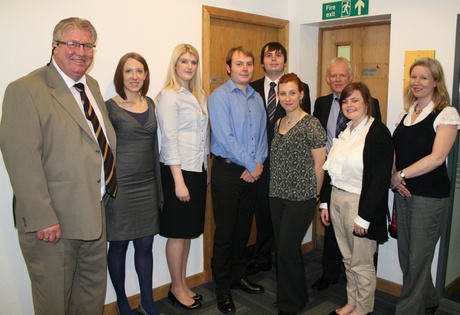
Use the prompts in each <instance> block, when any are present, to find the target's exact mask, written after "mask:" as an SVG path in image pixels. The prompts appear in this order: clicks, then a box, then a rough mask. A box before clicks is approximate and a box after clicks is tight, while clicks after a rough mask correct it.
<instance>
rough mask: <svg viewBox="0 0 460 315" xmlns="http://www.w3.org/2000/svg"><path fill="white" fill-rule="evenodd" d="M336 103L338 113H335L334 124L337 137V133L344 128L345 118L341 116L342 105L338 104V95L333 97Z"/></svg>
mask: <svg viewBox="0 0 460 315" xmlns="http://www.w3.org/2000/svg"><path fill="white" fill-rule="evenodd" d="M335 100H336V101H337V103H338V104H339V114H338V115H337V124H336V126H335V137H336V138H337V137H338V136H339V134H340V133H341V132H342V131H343V130H344V129H345V127H346V124H345V118H344V117H343V112H342V106H341V104H340V99H339V98H338V97H336V98H335Z"/></svg>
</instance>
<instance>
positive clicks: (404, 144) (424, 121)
mask: <svg viewBox="0 0 460 315" xmlns="http://www.w3.org/2000/svg"><path fill="white" fill-rule="evenodd" d="M409 73H410V81H409V85H408V86H407V88H406V90H405V92H404V112H403V113H402V114H401V115H400V119H398V122H399V124H398V126H397V128H396V130H395V131H394V133H393V142H394V147H395V165H394V169H393V175H392V179H391V188H393V189H394V190H395V205H396V213H397V215H396V219H397V225H398V254H399V263H400V266H401V269H402V272H403V289H402V293H401V296H400V297H399V300H398V303H397V304H396V314H425V310H429V311H431V313H432V314H433V313H434V312H435V311H436V309H437V306H438V305H439V298H438V295H437V294H436V291H435V288H434V286H433V280H432V277H431V262H432V260H433V255H434V250H435V246H436V243H437V241H438V239H439V236H440V233H441V227H442V223H443V221H444V218H445V215H446V213H447V210H448V205H449V193H450V181H449V177H448V175H447V168H446V163H445V160H446V158H447V155H448V154H449V152H450V150H451V148H452V146H453V144H454V142H455V139H456V136H457V129H458V128H459V125H460V118H459V115H458V113H457V110H456V109H455V108H453V107H452V106H450V98H449V93H448V92H447V89H446V85H445V80H444V73H443V70H442V67H441V65H440V64H439V62H438V61H437V60H436V59H431V58H423V59H419V60H417V61H415V62H414V63H413V64H412V66H411V68H410V72H409Z"/></svg>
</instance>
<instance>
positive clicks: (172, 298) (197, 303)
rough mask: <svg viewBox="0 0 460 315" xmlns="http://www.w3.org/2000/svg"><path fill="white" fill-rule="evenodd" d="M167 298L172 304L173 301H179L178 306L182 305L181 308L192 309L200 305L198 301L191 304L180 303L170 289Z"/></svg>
mask: <svg viewBox="0 0 460 315" xmlns="http://www.w3.org/2000/svg"><path fill="white" fill-rule="evenodd" d="M168 298H169V299H170V300H171V303H172V305H174V303H176V302H177V303H179V305H180V306H182V308H184V309H186V310H194V309H197V308H200V307H201V303H200V302H197V301H195V303H193V304H192V305H185V304H182V303H181V302H180V301H179V300H178V299H177V298H176V296H175V295H174V294H173V293H172V292H171V290H169V291H168Z"/></svg>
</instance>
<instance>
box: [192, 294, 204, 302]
mask: <svg viewBox="0 0 460 315" xmlns="http://www.w3.org/2000/svg"><path fill="white" fill-rule="evenodd" d="M192 299H194V300H195V301H201V300H202V299H203V296H202V295H201V294H195V295H194V296H192Z"/></svg>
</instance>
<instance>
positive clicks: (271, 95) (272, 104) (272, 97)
mask: <svg viewBox="0 0 460 315" xmlns="http://www.w3.org/2000/svg"><path fill="white" fill-rule="evenodd" d="M275 86H276V83H275V82H270V90H269V91H268V101H267V112H268V119H269V120H270V122H272V121H273V118H274V117H275V110H276V93H275Z"/></svg>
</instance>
